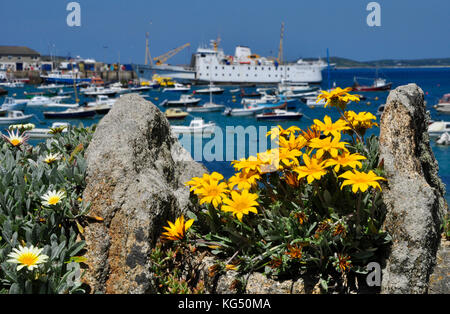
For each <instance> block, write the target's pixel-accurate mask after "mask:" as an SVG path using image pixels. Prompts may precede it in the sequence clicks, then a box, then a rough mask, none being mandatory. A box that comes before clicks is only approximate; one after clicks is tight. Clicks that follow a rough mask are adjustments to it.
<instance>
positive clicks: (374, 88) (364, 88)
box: [352, 78, 392, 92]
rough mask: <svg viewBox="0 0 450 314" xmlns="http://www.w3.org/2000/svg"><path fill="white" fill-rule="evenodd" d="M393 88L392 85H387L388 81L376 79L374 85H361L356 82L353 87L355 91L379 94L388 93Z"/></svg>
mask: <svg viewBox="0 0 450 314" xmlns="http://www.w3.org/2000/svg"><path fill="white" fill-rule="evenodd" d="M391 88H392V83H387V81H386V80H385V79H383V78H376V79H375V80H374V82H373V84H372V85H370V86H368V85H359V83H358V82H357V81H356V78H355V83H354V85H353V86H352V90H353V91H357V92H379V91H388V90H390V89H391Z"/></svg>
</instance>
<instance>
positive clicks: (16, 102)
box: [1, 97, 28, 110]
mask: <svg viewBox="0 0 450 314" xmlns="http://www.w3.org/2000/svg"><path fill="white" fill-rule="evenodd" d="M27 102H28V99H15V98H14V97H6V98H5V101H4V102H3V104H2V106H1V109H5V110H24V109H25V107H26V106H27Z"/></svg>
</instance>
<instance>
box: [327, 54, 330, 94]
mask: <svg viewBox="0 0 450 314" xmlns="http://www.w3.org/2000/svg"><path fill="white" fill-rule="evenodd" d="M327 63H328V69H327V76H328V90H330V89H331V77H330V75H331V71H330V53H329V50H328V48H327Z"/></svg>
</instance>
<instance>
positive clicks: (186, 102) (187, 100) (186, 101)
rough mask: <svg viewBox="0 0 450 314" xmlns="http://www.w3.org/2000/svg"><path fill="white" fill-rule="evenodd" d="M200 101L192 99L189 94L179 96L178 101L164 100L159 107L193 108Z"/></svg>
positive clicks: (199, 99)
mask: <svg viewBox="0 0 450 314" xmlns="http://www.w3.org/2000/svg"><path fill="white" fill-rule="evenodd" d="M201 100H202V99H201V98H194V96H193V95H190V94H183V95H181V96H180V99H178V100H168V99H166V100H165V101H163V102H162V103H161V106H169V107H170V106H172V107H176V106H193V105H196V104H198V103H199V102H200V101H201Z"/></svg>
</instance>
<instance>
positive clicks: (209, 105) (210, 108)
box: [186, 102, 225, 112]
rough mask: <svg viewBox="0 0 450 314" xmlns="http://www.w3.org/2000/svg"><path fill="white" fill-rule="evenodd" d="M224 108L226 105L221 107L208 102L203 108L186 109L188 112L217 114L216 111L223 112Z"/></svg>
mask: <svg viewBox="0 0 450 314" xmlns="http://www.w3.org/2000/svg"><path fill="white" fill-rule="evenodd" d="M223 108H225V106H224V105H219V104H215V103H211V102H208V103H205V104H204V105H202V106H196V107H189V108H187V109H186V111H187V112H215V111H222V110H223Z"/></svg>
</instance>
